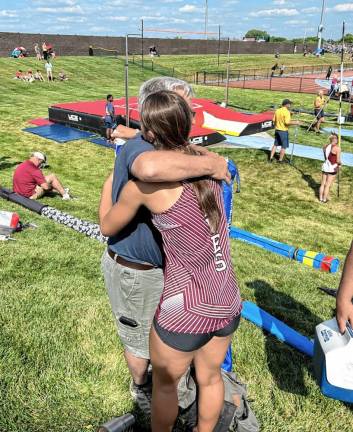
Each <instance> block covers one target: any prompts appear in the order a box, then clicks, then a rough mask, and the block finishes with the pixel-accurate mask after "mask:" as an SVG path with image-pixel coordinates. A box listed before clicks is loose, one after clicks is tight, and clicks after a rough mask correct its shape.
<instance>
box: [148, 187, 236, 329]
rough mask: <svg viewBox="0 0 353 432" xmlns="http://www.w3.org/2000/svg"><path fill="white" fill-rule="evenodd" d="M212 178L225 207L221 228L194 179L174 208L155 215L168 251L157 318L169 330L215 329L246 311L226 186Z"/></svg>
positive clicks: (222, 211) (219, 204) (185, 188)
mask: <svg viewBox="0 0 353 432" xmlns="http://www.w3.org/2000/svg"><path fill="white" fill-rule="evenodd" d="M208 183H209V187H210V188H212V190H213V192H214V195H215V198H216V201H217V205H218V207H219V208H220V210H221V218H220V223H219V227H218V233H216V234H212V233H211V231H210V227H209V225H208V222H207V219H206V218H205V216H204V215H203V213H202V210H201V209H200V206H199V203H198V200H197V197H196V195H195V192H194V189H193V186H192V183H189V182H183V191H182V194H181V196H180V198H179V199H178V200H177V201H176V203H175V204H174V205H173V206H172V207H170V208H169V209H168V210H166V211H165V212H163V213H159V214H153V223H154V225H155V226H156V228H157V229H158V230H159V231H160V232H161V234H162V238H163V248H164V253H165V268H164V290H163V294H162V297H161V299H160V302H159V305H158V308H157V311H156V316H155V318H156V319H157V323H158V324H159V325H160V326H161V327H162V328H164V329H165V330H168V331H173V332H177V333H192V334H200V333H209V332H213V331H216V330H219V329H221V328H223V327H225V326H226V325H228V324H229V323H230V322H231V320H232V319H233V318H234V317H236V316H237V315H239V313H240V311H241V299H240V294H239V288H238V285H237V281H236V278H235V274H234V271H233V266H232V261H231V256H230V247H229V233H228V226H227V222H226V217H225V212H224V205H223V197H222V191H221V187H220V185H219V184H218V183H217V182H216V181H214V180H209V181H208Z"/></svg>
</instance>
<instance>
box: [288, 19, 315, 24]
mask: <svg viewBox="0 0 353 432" xmlns="http://www.w3.org/2000/svg"><path fill="white" fill-rule="evenodd" d="M308 22H309V21H308V20H296V19H293V20H288V21H285V24H288V25H300V24H308Z"/></svg>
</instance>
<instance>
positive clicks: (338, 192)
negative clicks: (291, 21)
mask: <svg viewBox="0 0 353 432" xmlns="http://www.w3.org/2000/svg"><path fill="white" fill-rule="evenodd" d="M345 26H346V24H345V22H344V21H343V24H342V48H341V77H340V105H339V114H338V146H339V147H341V139H342V82H343V67H344V64H343V63H344V36H345ZM337 196H338V197H339V196H340V168H339V167H338V172H337Z"/></svg>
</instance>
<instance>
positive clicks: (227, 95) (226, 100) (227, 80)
mask: <svg viewBox="0 0 353 432" xmlns="http://www.w3.org/2000/svg"><path fill="white" fill-rule="evenodd" d="M229 68H230V38H228V54H227V79H226V97H225V106H228V99H229Z"/></svg>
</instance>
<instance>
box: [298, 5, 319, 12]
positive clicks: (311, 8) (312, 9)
mask: <svg viewBox="0 0 353 432" xmlns="http://www.w3.org/2000/svg"><path fill="white" fill-rule="evenodd" d="M320 10H321V9H320V8H318V7H316V6H313V7H308V8H304V9H302V12H304V13H316V12H320Z"/></svg>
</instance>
